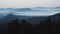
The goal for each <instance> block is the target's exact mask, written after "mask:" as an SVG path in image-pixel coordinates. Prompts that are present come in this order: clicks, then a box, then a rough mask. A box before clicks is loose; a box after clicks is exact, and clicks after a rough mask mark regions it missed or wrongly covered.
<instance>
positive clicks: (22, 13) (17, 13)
mask: <svg viewBox="0 0 60 34" xmlns="http://www.w3.org/2000/svg"><path fill="white" fill-rule="evenodd" d="M56 13H60V11H58V12H55V11H51V12H49V11H46V12H16V13H14V15H25V16H48V15H53V14H56Z"/></svg>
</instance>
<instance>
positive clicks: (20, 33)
mask: <svg viewBox="0 0 60 34" xmlns="http://www.w3.org/2000/svg"><path fill="white" fill-rule="evenodd" d="M0 29H1V28H0ZM0 34H60V13H59V14H55V15H53V16H48V17H46V18H44V19H42V20H40V22H39V24H34V25H33V24H31V23H30V22H29V21H28V20H25V19H22V20H18V19H17V18H16V19H14V20H11V23H9V25H8V29H6V30H3V31H0Z"/></svg>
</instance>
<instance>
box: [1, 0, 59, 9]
mask: <svg viewBox="0 0 60 34" xmlns="http://www.w3.org/2000/svg"><path fill="white" fill-rule="evenodd" d="M55 6H60V0H0V8H27V7H29V8H32V7H55Z"/></svg>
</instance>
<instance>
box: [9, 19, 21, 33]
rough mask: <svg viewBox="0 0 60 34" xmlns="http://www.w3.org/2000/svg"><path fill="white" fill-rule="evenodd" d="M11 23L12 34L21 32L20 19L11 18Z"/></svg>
mask: <svg viewBox="0 0 60 34" xmlns="http://www.w3.org/2000/svg"><path fill="white" fill-rule="evenodd" d="M11 22H12V23H11V24H10V30H9V32H10V33H11V34H14V33H15V34H18V33H19V30H20V28H19V22H18V20H17V19H16V20H11Z"/></svg>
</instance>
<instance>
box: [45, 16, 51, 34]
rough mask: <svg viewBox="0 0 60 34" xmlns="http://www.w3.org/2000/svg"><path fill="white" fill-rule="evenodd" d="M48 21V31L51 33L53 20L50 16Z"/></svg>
mask: <svg viewBox="0 0 60 34" xmlns="http://www.w3.org/2000/svg"><path fill="white" fill-rule="evenodd" d="M46 23H47V31H48V33H51V29H52V27H51V23H52V20H51V18H50V17H48V18H47V20H46Z"/></svg>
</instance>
